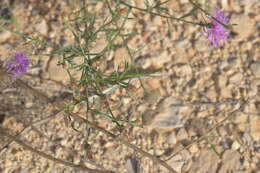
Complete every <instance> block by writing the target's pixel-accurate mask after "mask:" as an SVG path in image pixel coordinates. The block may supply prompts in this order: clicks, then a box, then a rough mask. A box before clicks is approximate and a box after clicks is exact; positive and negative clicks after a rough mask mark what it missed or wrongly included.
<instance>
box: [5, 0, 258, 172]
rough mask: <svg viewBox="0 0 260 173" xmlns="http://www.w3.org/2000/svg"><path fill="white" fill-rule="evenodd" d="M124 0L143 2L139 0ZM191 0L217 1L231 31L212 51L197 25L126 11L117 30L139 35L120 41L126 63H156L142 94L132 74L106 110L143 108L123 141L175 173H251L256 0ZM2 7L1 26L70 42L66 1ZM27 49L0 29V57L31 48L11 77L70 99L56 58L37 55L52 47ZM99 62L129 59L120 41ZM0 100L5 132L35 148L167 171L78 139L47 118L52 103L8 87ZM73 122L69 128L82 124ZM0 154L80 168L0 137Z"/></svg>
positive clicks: (9, 164)
mask: <svg viewBox="0 0 260 173" xmlns="http://www.w3.org/2000/svg"><path fill="white" fill-rule="evenodd" d="M129 2H130V1H129ZM131 2H132V4H133V5H136V6H139V7H144V3H143V2H144V1H143V0H132V1H131ZM199 2H200V3H201V4H204V6H203V7H204V8H207V9H213V8H214V7H215V6H216V5H217V4H219V5H220V6H221V7H222V8H223V9H225V10H226V11H227V12H229V13H230V14H231V23H235V24H237V25H236V26H234V27H233V30H234V31H236V32H237V33H238V35H237V36H236V37H234V38H231V39H230V40H229V41H228V43H227V44H226V45H225V46H224V47H223V48H220V49H216V48H213V47H210V46H209V44H208V41H207V38H206V35H205V33H204V31H203V28H201V27H198V26H193V25H188V24H183V23H177V22H175V21H170V22H169V23H170V24H168V23H167V21H166V20H165V19H162V18H160V17H158V16H150V15H149V14H145V13H143V12H140V11H138V10H133V14H131V15H132V16H134V17H135V19H134V20H129V21H128V22H127V23H126V30H128V31H137V32H138V33H140V34H138V35H137V36H135V37H133V38H132V39H130V40H128V44H129V46H130V47H131V48H132V49H134V50H138V51H136V53H135V56H134V63H135V64H136V65H137V66H140V67H142V68H143V69H162V71H161V72H160V74H161V77H154V78H147V79H143V80H142V82H143V86H144V87H145V88H146V90H147V91H144V90H143V89H142V86H141V84H140V82H138V81H134V82H133V83H132V89H131V91H130V92H131V95H130V94H128V91H126V90H125V89H117V90H116V91H115V92H114V93H113V94H112V95H111V96H110V97H111V100H113V101H121V104H122V106H121V107H120V108H119V109H118V111H116V112H115V115H118V116H120V115H126V114H127V113H131V114H134V115H143V117H142V123H143V124H144V127H143V128H140V127H130V126H129V127H128V128H127V129H126V131H125V132H124V133H125V135H124V138H126V139H128V140H129V141H130V142H131V143H132V144H135V145H137V146H138V147H140V148H142V149H143V150H145V151H147V152H149V153H150V154H153V155H155V156H156V157H158V158H160V159H162V160H165V161H166V162H167V163H168V164H169V165H170V166H171V167H172V168H173V169H174V170H175V171H177V172H178V173H184V172H187V173H231V172H232V173H257V172H260V171H259V170H260V94H259V93H260V49H259V47H260V46H259V45H260V37H259V36H260V33H259V31H260V14H259V11H260V3H259V2H258V1H257V0H244V1H236V0H219V1H217V0H212V1H204V0H200V1H199ZM206 2H207V3H206ZM8 4H9V5H10V6H11V8H10V9H11V11H10V12H11V13H12V14H13V15H14V16H15V20H14V22H13V23H12V24H10V25H9V26H8V27H11V28H12V29H14V30H18V31H20V32H22V33H26V34H30V35H32V36H37V37H39V38H40V39H43V40H45V41H50V42H53V43H56V44H58V45H66V44H69V43H71V42H73V36H72V34H71V33H70V32H67V31H65V32H62V31H63V30H62V29H63V27H64V19H65V18H66V15H68V14H69V12H70V10H71V9H72V8H74V6H76V5H75V2H73V1H70V0H67V1H65V0H64V1H55V0H49V1H46V2H45V1H37V0H27V1H25V0H20V1H18V0H13V1H8V0H5V1H4V0H2V1H0V15H1V16H3V15H4V14H6V13H7V12H5V13H3V9H4V7H5V6H7V5H8ZM165 6H166V7H168V8H169V9H170V12H171V13H172V14H176V16H178V15H179V16H180V15H181V14H183V13H185V12H186V11H189V10H190V9H191V8H192V5H191V4H189V1H188V0H170V1H169V2H167V3H166V4H165ZM89 9H90V10H93V11H97V12H100V11H102V10H103V9H105V5H104V4H103V3H102V2H98V3H97V4H94V3H93V4H92V5H90V7H89ZM104 11H105V10H104ZM197 17H198V18H201V17H202V15H198V16H197ZM190 19H192V20H195V18H190ZM196 20H198V19H196ZM102 44H104V43H103V42H102V40H101V41H100V43H97V46H96V47H95V49H97V50H100V49H101V48H102V46H103V45H102ZM30 46H31V45H30V44H29V45H27V44H24V40H23V39H22V38H21V37H20V36H19V35H17V34H14V33H12V32H10V31H1V32H0V54H1V59H2V60H5V57H10V56H11V55H12V54H13V53H14V52H15V51H18V50H24V51H26V52H27V53H28V54H29V55H31V56H30V58H31V59H32V66H31V69H30V71H29V73H28V74H27V75H25V76H23V77H22V78H21V80H23V81H26V83H28V84H29V85H30V86H33V87H34V88H35V89H37V90H39V91H42V92H44V93H46V94H47V95H48V96H49V98H51V99H52V100H54V102H55V104H56V103H62V102H64V100H67V101H68V100H70V99H71V98H72V92H71V90H70V89H69V87H68V84H69V77H68V75H67V73H66V71H65V70H64V69H63V68H62V67H61V66H57V62H58V60H59V59H58V58H59V57H56V56H51V57H50V56H49V55H47V54H50V53H51V52H52V51H53V49H50V48H46V49H45V48H43V49H38V48H35V47H30ZM108 59H109V60H107V62H106V61H105V62H104V68H108V65H107V66H106V64H108V62H109V63H112V64H114V68H116V66H120V65H122V64H124V62H125V61H130V57H129V55H128V53H127V50H126V49H125V48H117V49H116V50H114V51H113V53H112V54H111V55H110V57H109V58H108ZM110 70H111V69H110ZM0 102H1V105H0V117H1V124H2V125H1V126H2V127H4V128H5V129H6V130H7V131H8V132H9V133H12V134H13V135H15V134H18V133H21V131H22V130H25V131H23V132H22V134H21V135H20V136H19V139H21V140H22V141H24V142H25V143H27V144H30V145H31V146H33V147H34V148H36V149H37V150H41V151H44V152H46V153H47V154H50V155H52V156H55V157H57V158H60V159H63V160H66V161H69V162H73V163H75V164H84V165H87V166H89V167H92V168H100V169H102V168H104V169H108V170H113V171H115V172H120V173H161V172H162V173H164V172H167V170H166V169H165V168H163V167H161V166H160V165H158V164H155V163H154V162H153V161H152V160H151V159H149V158H146V157H143V156H142V155H140V154H139V153H137V152H135V151H133V150H132V149H130V148H128V147H127V146H125V145H123V144H121V143H120V140H119V139H118V140H114V139H112V138H110V137H108V136H107V135H105V134H103V133H101V132H98V131H93V133H91V135H90V136H88V135H87V132H86V133H84V134H82V133H79V132H77V131H75V130H73V129H72V128H71V126H70V125H69V124H68V123H67V120H66V116H65V115H64V114H63V113H60V114H57V115H56V114H55V113H54V112H53V109H52V106H53V105H52V104H50V103H46V102H45V101H44V100H41V99H39V98H37V97H35V96H34V95H33V94H32V93H31V91H30V90H26V89H23V88H21V87H19V85H18V84H14V86H13V87H9V88H6V89H4V90H2V91H1V92H0ZM82 109H83V108H82V107H78V108H76V109H75V110H74V113H79V114H80V113H81V112H82ZM42 119H45V121H41V120H42ZM38 121H39V123H37V122H38ZM97 122H98V124H99V125H100V126H102V127H104V128H106V129H107V130H110V131H111V132H114V131H115V129H114V126H113V125H111V123H109V122H108V121H107V120H104V119H101V118H100V119H98V120H97ZM32 123H33V124H34V125H33V126H30V127H27V128H26V129H24V128H25V127H26V126H28V125H29V124H32ZM74 125H75V127H76V128H77V129H81V130H83V129H84V128H85V124H84V123H80V122H78V123H75V124H74ZM86 136H88V143H86V138H87V137H86ZM7 144H9V145H7ZM86 144H88V145H86ZM0 152H1V154H0V172H3V173H33V172H35V173H36V172H38V173H45V172H46V173H47V172H50V173H56V172H57V173H61V172H64V173H73V172H74V173H81V172H82V173H83V171H81V170H79V169H76V168H70V167H67V166H64V165H61V164H58V163H56V162H53V161H50V160H47V159H45V158H42V157H40V156H39V155H37V154H33V153H32V152H30V151H28V150H25V149H24V148H23V147H21V146H20V145H19V144H17V143H15V142H11V143H10V142H9V140H8V139H7V138H4V137H2V136H1V142H0Z"/></svg>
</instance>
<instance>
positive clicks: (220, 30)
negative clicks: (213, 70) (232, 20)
mask: <svg viewBox="0 0 260 173" xmlns="http://www.w3.org/2000/svg"><path fill="white" fill-rule="evenodd" d="M214 17H215V18H216V19H217V20H218V21H219V22H221V23H222V24H224V25H228V23H229V16H228V14H226V13H225V12H224V11H223V10H218V9H216V14H215V16H214ZM219 22H217V21H216V20H214V19H212V18H211V23H210V26H209V27H207V28H206V32H207V34H208V38H209V40H210V45H212V46H215V47H217V48H218V47H219V46H220V45H221V44H224V43H225V41H226V40H227V39H228V38H229V36H230V31H229V30H228V29H227V28H226V27H225V26H223V25H222V24H220V23H219Z"/></svg>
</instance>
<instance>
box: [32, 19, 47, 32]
mask: <svg viewBox="0 0 260 173" xmlns="http://www.w3.org/2000/svg"><path fill="white" fill-rule="evenodd" d="M35 29H36V31H37V32H39V33H41V34H43V35H46V34H47V33H48V30H49V28H48V25H47V22H46V20H42V21H41V22H40V23H37V24H36V26H35Z"/></svg>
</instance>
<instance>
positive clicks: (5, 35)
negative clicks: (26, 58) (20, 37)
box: [0, 31, 12, 43]
mask: <svg viewBox="0 0 260 173" xmlns="http://www.w3.org/2000/svg"><path fill="white" fill-rule="evenodd" d="M0 35H1V37H0V43H4V42H6V41H7V40H8V39H9V38H10V37H11V35H12V33H11V32H10V31H2V32H1V33H0Z"/></svg>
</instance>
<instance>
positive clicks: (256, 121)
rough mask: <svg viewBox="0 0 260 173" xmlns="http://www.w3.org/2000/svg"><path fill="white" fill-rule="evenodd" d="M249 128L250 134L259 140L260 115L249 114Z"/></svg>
mask: <svg viewBox="0 0 260 173" xmlns="http://www.w3.org/2000/svg"><path fill="white" fill-rule="evenodd" d="M250 124H251V125H250V128H251V129H250V130H251V136H252V137H253V139H254V140H255V141H258V140H260V117H259V116H251V117H250Z"/></svg>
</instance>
